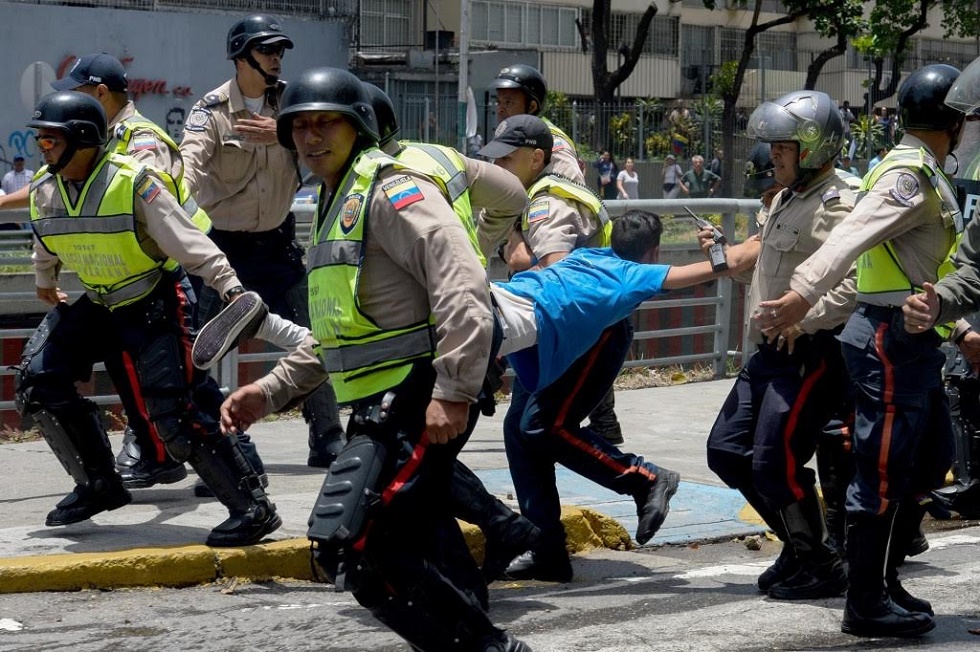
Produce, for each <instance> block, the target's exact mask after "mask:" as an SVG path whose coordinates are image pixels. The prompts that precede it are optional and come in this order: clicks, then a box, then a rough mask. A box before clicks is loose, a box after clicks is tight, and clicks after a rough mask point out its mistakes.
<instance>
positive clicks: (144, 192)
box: [136, 177, 160, 204]
mask: <svg viewBox="0 0 980 652" xmlns="http://www.w3.org/2000/svg"><path fill="white" fill-rule="evenodd" d="M136 194H138V195H139V196H140V197H142V198H143V201H145V202H146V203H147V204H149V203H150V202H152V201H153V200H154V199H156V198H157V195H159V194H160V186H158V185H157V184H156V182H155V181H153V179H151V178H150V177H144V178H143V181H142V182H140V183H139V184H138V185H137V187H136Z"/></svg>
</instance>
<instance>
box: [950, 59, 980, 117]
mask: <svg viewBox="0 0 980 652" xmlns="http://www.w3.org/2000/svg"><path fill="white" fill-rule="evenodd" d="M946 106H949V107H952V108H954V109H956V110H957V111H962V112H963V113H965V114H967V115H980V58H978V59H975V60H974V61H973V63H971V64H970V65H969V66H967V67H966V70H964V71H963V73H962V74H961V75H960V76H959V77H957V78H956V81H955V82H953V87H952V88H950V89H949V92H948V93H946Z"/></svg>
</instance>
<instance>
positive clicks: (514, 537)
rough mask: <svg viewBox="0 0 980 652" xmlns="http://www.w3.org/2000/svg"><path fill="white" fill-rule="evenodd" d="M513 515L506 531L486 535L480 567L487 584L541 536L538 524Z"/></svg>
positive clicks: (498, 576) (503, 571) (504, 570)
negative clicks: (495, 534)
mask: <svg viewBox="0 0 980 652" xmlns="http://www.w3.org/2000/svg"><path fill="white" fill-rule="evenodd" d="M515 516H516V518H514V519H513V521H512V522H511V524H510V526H509V527H508V528H507V529H506V531H505V532H502V533H498V534H500V536H494V535H493V534H491V535H490V536H488V537H487V543H486V548H485V553H484V555H483V565H482V566H481V567H480V570H481V571H483V578H484V579H485V580H486V581H487V584H489V583H490V582H493V581H494V580H496V579H498V578H500V577H501V576H502V575H503V574H504V573H505V572H506V571H507V567H508V566H510V563H511V562H512V561H514V559H515V558H516V557H517V556H518V555H521V554H522V553H525V552H527V551H528V550H530V549H531V548H532V547H534V545H535V544H537V543H538V539H539V538H540V537H541V530H540V529H539V528H538V526H536V525H535V524H534V523H532V522H531V521H529V520H528V519H526V518H524V517H523V516H520V515H517V514H515Z"/></svg>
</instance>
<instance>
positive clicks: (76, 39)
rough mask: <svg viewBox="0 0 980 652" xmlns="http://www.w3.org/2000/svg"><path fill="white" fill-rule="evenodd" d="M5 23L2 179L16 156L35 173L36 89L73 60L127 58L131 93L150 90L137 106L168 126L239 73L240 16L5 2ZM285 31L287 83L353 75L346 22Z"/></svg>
mask: <svg viewBox="0 0 980 652" xmlns="http://www.w3.org/2000/svg"><path fill="white" fill-rule="evenodd" d="M0 16H2V19H0V61H2V62H3V64H2V65H0V172H3V171H6V170H7V169H9V167H10V163H8V161H11V160H13V158H14V156H15V155H17V154H21V155H23V156H24V157H25V158H26V159H27V161H28V167H30V168H32V169H37V166H38V161H39V157H38V152H37V148H36V145H35V143H34V141H33V139H31V138H30V137H29V133H30V132H29V130H28V129H27V128H26V127H25V126H24V125H25V123H27V121H28V120H29V119H30V116H31V112H32V110H33V108H34V104H35V103H36V99H37V98H36V97H35V96H36V95H37V90H39V91H40V93H41V95H44V94H47V93H48V92H50V91H51V87H50V86H49V83H50V81H51V80H52V79H54V78H55V74H56V71H58V69H59V68H60V67H64V69H65V70H67V69H68V68H69V67H70V65H71V62H72V60H73V58H74V57H78V56H82V55H85V54H90V53H92V52H107V53H109V54H111V55H113V56H115V57H117V58H118V59H120V60H123V62H124V64H126V66H127V76H128V78H129V80H130V91H131V94H133V93H132V92H133V91H136V90H138V88H139V87H140V86H143V87H145V88H147V91H146V92H144V93H143V94H142V95H141V96H140V97H139V98H135V97H134V99H135V100H136V106H137V108H138V109H139V110H140V112H142V113H143V114H144V115H146V116H147V117H148V118H150V119H151V120H154V121H156V122H157V123H159V124H160V125H161V126H165V125H166V120H167V114H168V112H170V111H171V110H173V109H183V110H184V111H185V112H189V110H190V107H191V106H192V105H193V104H194V102H196V101H197V100H198V99H199V98H200V97H201V96H203V95H204V94H206V93H207V92H208V91H210V90H211V89H213V88H215V87H216V86H218V85H219V84H221V83H222V82H223V81H225V80H227V79H229V78H230V77H231V76H232V74H233V71H234V69H233V67H232V64H231V62H230V61H228V60H227V59H226V58H225V42H226V37H227V34H228V29H229V28H230V27H231V26H232V25H233V24H234V23H235V22H236V21H237V20H239V18H240V17H242V16H241V15H238V14H227V13H226V14H216V13H175V12H153V11H127V10H121V9H92V8H80V7H60V6H51V5H26V4H19V3H6V2H0ZM283 29H284V30H285V32H286V33H287V34H289V36H290V37H291V38H292V39H293V41H294V42H295V45H296V47H295V48H294V49H293V50H290V51H288V53H287V55H286V57H285V59H284V60H283V79H285V80H287V81H288V80H289V79H290V77H292V76H295V75H296V74H298V73H299V72H301V71H303V70H304V69H306V68H311V67H314V66H327V65H332V66H339V67H343V68H347V37H346V34H345V32H344V28H343V26H342V25H341V24H340V23H339V22H315V21H301V20H295V19H293V20H290V19H287V20H283ZM34 62H40V65H39V66H33V65H32V64H33V63H34ZM36 89H37V90H36ZM38 97H39V96H38ZM176 115H177V114H176V113H175V114H174V116H176Z"/></svg>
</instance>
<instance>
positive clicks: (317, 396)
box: [303, 383, 347, 469]
mask: <svg viewBox="0 0 980 652" xmlns="http://www.w3.org/2000/svg"><path fill="white" fill-rule="evenodd" d="M303 418H304V419H306V423H307V424H308V425H309V427H310V438H309V445H310V454H309V457H307V460H306V465H307V466H309V467H312V468H319V469H326V468H329V467H330V465H331V464H333V461H334V460H335V459H337V456H338V455H340V451H342V450H344V446H345V445H347V436H346V434H345V433H344V428H343V427H342V426H341V425H340V414H339V413H338V411H337V395H336V394H334V391H333V387H332V386H331V385H330V383H323V384H322V385H320V386H319V387H318V388H317V389H316V390H315V391H314V392H313V393H312V394H310V395H309V396H307V397H306V399H305V400H304V401H303Z"/></svg>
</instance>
